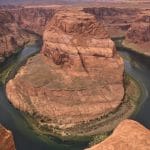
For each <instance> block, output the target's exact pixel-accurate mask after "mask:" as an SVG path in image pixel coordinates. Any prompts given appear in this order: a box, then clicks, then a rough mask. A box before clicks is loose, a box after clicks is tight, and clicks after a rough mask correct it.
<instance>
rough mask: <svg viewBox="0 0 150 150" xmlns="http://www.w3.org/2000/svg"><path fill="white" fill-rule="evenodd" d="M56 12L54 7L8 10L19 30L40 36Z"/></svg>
mask: <svg viewBox="0 0 150 150" xmlns="http://www.w3.org/2000/svg"><path fill="white" fill-rule="evenodd" d="M56 10H57V8H55V7H50V8H49V7H45V8H42V7H33V8H32V7H31V8H30V7H29V8H28V7H27V8H25V7H22V8H16V9H9V12H10V13H11V14H13V16H14V18H15V21H16V22H17V23H18V24H19V26H20V27H21V28H23V29H26V30H30V31H32V32H35V33H38V34H40V35H42V34H43V31H44V29H45V26H46V24H47V23H48V21H49V20H51V18H52V17H53V15H54V14H55V12H56Z"/></svg>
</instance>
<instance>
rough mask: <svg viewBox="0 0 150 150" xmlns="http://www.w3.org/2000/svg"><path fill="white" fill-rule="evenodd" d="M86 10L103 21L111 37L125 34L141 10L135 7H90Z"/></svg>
mask: <svg viewBox="0 0 150 150" xmlns="http://www.w3.org/2000/svg"><path fill="white" fill-rule="evenodd" d="M83 10H84V11H85V12H87V13H90V14H93V15H95V17H96V18H97V20H98V21H103V24H104V25H105V28H106V29H107V31H108V33H109V34H110V36H111V37H120V36H125V33H126V32H127V30H128V29H129V28H130V25H131V24H132V22H134V20H135V19H136V17H137V16H138V15H139V13H140V12H141V11H140V10H138V9H135V8H115V7H114V8H111V7H89V8H84V9H83Z"/></svg>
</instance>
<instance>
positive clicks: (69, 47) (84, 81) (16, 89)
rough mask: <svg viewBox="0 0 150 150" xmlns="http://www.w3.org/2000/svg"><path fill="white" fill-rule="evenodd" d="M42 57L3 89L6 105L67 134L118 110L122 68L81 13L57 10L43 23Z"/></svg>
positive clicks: (101, 32) (109, 43)
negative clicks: (70, 130)
mask: <svg viewBox="0 0 150 150" xmlns="http://www.w3.org/2000/svg"><path fill="white" fill-rule="evenodd" d="M43 41H44V44H43V48H42V51H41V53H40V54H38V55H36V56H34V57H32V58H30V59H29V60H28V61H27V63H26V65H25V66H23V67H22V68H21V69H20V70H19V72H18V73H17V75H16V76H15V78H14V79H12V80H10V81H9V82H8V84H7V86H6V91H7V96H8V98H9V100H10V102H11V103H12V104H13V105H14V106H15V107H16V108H18V109H20V110H22V111H24V112H28V113H29V114H31V115H34V116H36V119H37V120H38V122H39V123H40V124H41V125H45V124H46V125H47V126H48V127H50V128H52V127H55V129H56V127H57V129H58V128H59V129H63V131H65V129H68V128H70V127H72V128H73V127H75V126H76V125H79V124H82V123H83V122H88V121H90V120H94V119H97V118H99V117H101V116H103V115H106V114H108V113H109V112H111V111H113V110H114V109H116V108H117V107H118V106H119V105H120V103H121V102H122V99H123V96H124V88H123V72H124V65H123V61H122V59H121V58H120V56H119V55H118V54H117V52H116V49H115V45H114V43H113V42H112V41H111V40H110V38H109V36H108V34H107V32H106V31H105V30H104V27H103V25H102V24H101V23H98V22H97V21H96V19H95V17H94V16H92V15H90V14H87V13H84V12H83V11H80V10H78V11H77V10H65V11H59V12H58V13H56V14H55V15H54V17H53V18H52V20H51V21H50V22H49V23H48V24H47V26H46V29H45V31H44V35H43Z"/></svg>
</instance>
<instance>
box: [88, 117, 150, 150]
mask: <svg viewBox="0 0 150 150" xmlns="http://www.w3.org/2000/svg"><path fill="white" fill-rule="evenodd" d="M149 148H150V130H149V129H146V128H145V127H144V126H142V125H141V124H139V123H137V122H136V121H133V120H124V121H122V122H121V123H120V124H119V125H118V127H117V128H116V129H115V130H114V132H113V134H112V135H111V136H110V137H108V138H107V139H106V140H104V141H103V142H101V143H99V144H97V145H95V146H93V147H91V148H89V149H87V150H129V149H131V150H149Z"/></svg>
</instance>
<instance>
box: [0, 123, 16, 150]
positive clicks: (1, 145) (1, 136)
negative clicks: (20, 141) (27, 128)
mask: <svg viewBox="0 0 150 150" xmlns="http://www.w3.org/2000/svg"><path fill="white" fill-rule="evenodd" d="M0 150H15V144H14V140H13V136H12V133H11V132H10V131H9V130H6V129H5V128H4V127H3V126H2V125H0Z"/></svg>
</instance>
